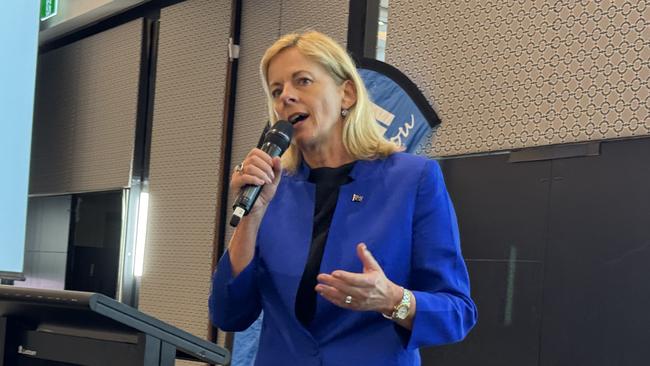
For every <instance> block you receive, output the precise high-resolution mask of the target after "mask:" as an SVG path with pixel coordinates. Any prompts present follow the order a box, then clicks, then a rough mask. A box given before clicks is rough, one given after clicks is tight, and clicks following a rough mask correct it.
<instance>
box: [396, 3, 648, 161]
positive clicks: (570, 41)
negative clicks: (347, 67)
mask: <svg viewBox="0 0 650 366" xmlns="http://www.w3.org/2000/svg"><path fill="white" fill-rule="evenodd" d="M649 22H650V3H649V2H648V1H644V0H641V1H614V0H603V1H573V0H561V1H555V0H553V1H551V0H545V1H526V0H519V1H487V2H484V1H451V0H418V1H409V0H390V1H389V15H388V36H387V46H386V60H387V62H389V63H391V64H393V65H394V66H396V67H398V68H399V69H401V70H402V71H403V72H404V73H406V74H407V75H408V76H409V77H410V78H411V79H412V80H413V81H415V83H416V84H417V85H418V86H419V87H420V88H421V90H422V92H423V93H424V95H425V96H426V97H427V98H428V99H429V100H430V101H431V103H433V105H434V107H435V109H436V111H437V112H438V114H439V116H440V117H441V119H442V124H441V125H440V127H439V128H437V129H436V130H435V131H433V132H432V133H431V134H430V135H429V136H427V138H426V141H425V142H424V143H423V144H422V146H421V147H420V149H419V152H420V153H422V154H426V155H430V156H451V155H462V154H470V153H484V152H492V151H499V150H509V149H513V148H523V147H532V146H540V145H550V144H560V143H572V142H579V141H590V140H600V139H612V138H624V137H634V136H642V135H648V134H649V133H650V62H648V60H649V59H650V47H648V46H649V41H648V40H649V39H650V24H648V23H649Z"/></svg>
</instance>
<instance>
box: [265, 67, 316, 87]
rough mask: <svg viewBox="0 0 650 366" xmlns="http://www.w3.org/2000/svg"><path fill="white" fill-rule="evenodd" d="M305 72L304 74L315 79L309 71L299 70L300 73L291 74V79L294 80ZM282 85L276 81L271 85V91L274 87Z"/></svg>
mask: <svg viewBox="0 0 650 366" xmlns="http://www.w3.org/2000/svg"><path fill="white" fill-rule="evenodd" d="M303 72H304V73H307V74H309V76H311V77H313V74H312V73H311V72H309V71H307V70H298V71H296V72H294V73H293V74H291V78H292V79H293V78H295V77H296V76H297V75H298V74H301V73H303ZM281 84H282V83H280V82H278V81H274V82H272V83H271V84H269V89H271V88H273V87H274V86H276V85H281Z"/></svg>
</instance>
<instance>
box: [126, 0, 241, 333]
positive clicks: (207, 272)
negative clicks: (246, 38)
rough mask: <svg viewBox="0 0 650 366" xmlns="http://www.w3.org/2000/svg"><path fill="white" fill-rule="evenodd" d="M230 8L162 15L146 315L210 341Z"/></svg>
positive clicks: (186, 8)
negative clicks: (214, 247)
mask: <svg viewBox="0 0 650 366" xmlns="http://www.w3.org/2000/svg"><path fill="white" fill-rule="evenodd" d="M229 26H230V1H227V0H220V1H214V0H190V1H185V2H182V3H179V4H177V5H173V6H171V7H167V8H164V9H163V10H162V11H161V19H160V38H159V52H158V66H157V77H156V95H155V103H154V119H153V126H152V137H151V155H150V175H149V178H150V186H149V190H150V207H149V225H148V230H147V245H146V249H145V262H144V274H143V278H142V287H141V290H140V298H139V302H140V308H141V309H142V310H143V311H145V312H147V313H150V314H152V315H154V316H156V317H159V318H160V319H162V320H164V321H167V322H169V323H171V324H173V325H175V326H178V327H180V328H182V329H185V330H187V331H189V332H190V333H192V334H194V335H197V336H199V337H207V331H208V294H209V290H210V277H211V264H212V255H213V240H214V233H215V220H216V214H217V210H218V207H217V204H218V200H217V198H218V192H219V186H218V184H219V176H218V174H219V171H220V162H221V156H220V150H221V131H222V130H221V129H222V123H223V122H222V120H223V101H224V89H225V77H226V66H227V62H228V54H227V50H228V48H227V45H228V36H229Z"/></svg>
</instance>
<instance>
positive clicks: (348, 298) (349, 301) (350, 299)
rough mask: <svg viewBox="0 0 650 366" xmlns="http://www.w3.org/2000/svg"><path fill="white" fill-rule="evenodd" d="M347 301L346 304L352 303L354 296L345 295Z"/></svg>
mask: <svg viewBox="0 0 650 366" xmlns="http://www.w3.org/2000/svg"><path fill="white" fill-rule="evenodd" d="M345 303H346V304H352V296H350V295H348V296H346V297H345Z"/></svg>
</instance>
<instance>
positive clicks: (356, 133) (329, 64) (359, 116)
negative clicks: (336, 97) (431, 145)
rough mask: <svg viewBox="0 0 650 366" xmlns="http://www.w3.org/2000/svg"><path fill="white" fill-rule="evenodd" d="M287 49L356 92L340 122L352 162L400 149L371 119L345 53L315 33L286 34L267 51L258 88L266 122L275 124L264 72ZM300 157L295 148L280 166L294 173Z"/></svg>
mask: <svg viewBox="0 0 650 366" xmlns="http://www.w3.org/2000/svg"><path fill="white" fill-rule="evenodd" d="M289 48H295V49H296V50H298V51H299V52H300V53H301V54H302V55H303V56H305V57H306V58H308V59H310V60H311V61H314V62H316V63H318V64H319V65H321V66H322V67H323V68H324V69H325V70H326V71H327V73H328V74H329V75H330V76H331V77H332V79H334V82H336V84H337V85H341V84H343V82H345V81H346V80H350V81H351V82H352V84H353V85H354V88H355V90H356V97H357V100H356V103H355V104H354V105H353V106H352V107H351V108H350V109H349V113H348V115H347V116H346V117H344V120H343V124H344V125H343V146H344V147H345V148H346V150H347V152H348V153H349V154H350V155H351V156H352V157H353V158H354V159H355V160H371V159H377V158H383V157H386V156H388V155H390V154H392V153H394V152H396V151H399V150H401V148H400V147H399V146H398V145H396V144H395V143H393V142H390V141H389V140H387V139H385V138H384V136H383V134H382V132H381V130H380V129H379V126H378V125H377V122H376V121H375V117H374V115H373V111H372V107H371V102H370V98H369V96H368V91H367V90H366V87H365V85H364V83H363V80H362V79H361V76H359V73H358V72H357V68H356V66H355V65H354V62H353V61H352V59H351V58H350V56H349V55H348V53H347V52H346V51H345V50H344V49H343V48H342V47H341V46H339V44H338V43H336V42H335V41H334V40H332V39H331V38H330V37H328V36H326V35H324V34H322V33H319V32H315V31H307V32H304V33H292V34H287V35H285V36H283V37H281V38H280V39H278V40H277V41H276V42H275V43H274V44H273V45H272V46H271V47H269V48H268V49H267V50H266V52H265V53H264V56H263V57H262V61H261V63H260V73H261V76H262V84H263V86H264V91H265V92H266V97H267V103H268V112H269V120H270V121H271V124H274V123H275V122H276V120H277V116H276V115H275V112H274V109H273V98H272V97H271V92H270V90H269V86H268V69H269V64H270V63H271V60H272V59H273V57H275V56H276V55H278V54H279V53H280V52H282V51H284V50H287V49H289ZM301 160H302V154H301V153H300V150H299V149H298V147H297V146H296V145H295V144H291V146H290V147H289V149H287V151H286V152H285V153H284V155H283V156H282V165H283V166H284V168H285V169H286V170H288V171H289V172H290V173H293V172H295V171H296V170H297V168H298V166H299V165H300V162H301Z"/></svg>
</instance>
